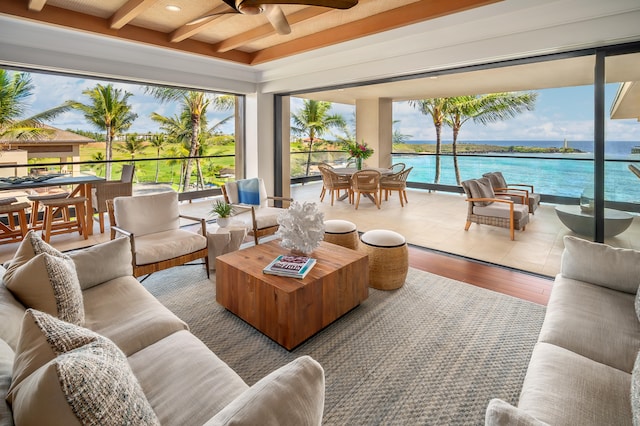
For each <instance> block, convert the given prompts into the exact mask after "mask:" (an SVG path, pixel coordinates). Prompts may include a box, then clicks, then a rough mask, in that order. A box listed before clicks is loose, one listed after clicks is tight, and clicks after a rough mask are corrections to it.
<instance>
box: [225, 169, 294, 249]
mask: <svg viewBox="0 0 640 426" xmlns="http://www.w3.org/2000/svg"><path fill="white" fill-rule="evenodd" d="M222 193H223V195H224V199H225V201H226V202H227V203H230V204H233V206H234V213H235V216H234V220H237V221H241V222H243V223H244V224H245V225H246V226H247V228H248V229H249V235H253V240H254V242H255V244H256V245H257V244H258V241H259V238H260V237H263V236H266V235H271V234H274V233H275V232H276V231H277V230H278V227H279V225H278V216H279V215H280V213H282V212H283V211H284V210H286V209H282V208H279V207H272V206H269V200H281V201H293V200H292V199H291V198H285V197H270V196H268V195H267V189H266V187H265V185H264V180H263V179H261V178H251V179H241V180H237V181H235V182H227V183H226V184H225V185H223V187H222Z"/></svg>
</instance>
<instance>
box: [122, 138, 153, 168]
mask: <svg viewBox="0 0 640 426" xmlns="http://www.w3.org/2000/svg"><path fill="white" fill-rule="evenodd" d="M147 145H149V143H148V142H146V141H145V140H144V139H140V137H139V136H138V135H137V134H135V133H134V134H132V135H127V137H126V138H125V141H124V142H122V143H119V144H117V145H115V146H114V149H115V150H116V151H118V152H123V153H125V154H129V156H130V157H131V160H135V158H136V154H139V153H141V152H142V151H143V150H144V149H145V148H146V147H147ZM131 164H134V161H131Z"/></svg>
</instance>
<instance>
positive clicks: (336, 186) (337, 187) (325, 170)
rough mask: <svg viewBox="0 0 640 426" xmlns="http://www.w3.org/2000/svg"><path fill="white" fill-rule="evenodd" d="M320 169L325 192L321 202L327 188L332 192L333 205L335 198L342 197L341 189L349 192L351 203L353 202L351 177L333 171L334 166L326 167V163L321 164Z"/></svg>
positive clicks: (322, 198)
mask: <svg viewBox="0 0 640 426" xmlns="http://www.w3.org/2000/svg"><path fill="white" fill-rule="evenodd" d="M318 169H319V170H320V173H322V183H323V193H322V194H321V196H320V202H323V201H324V196H325V193H326V191H327V190H329V192H330V193H331V205H332V206H333V200H334V198H336V196H337V198H340V191H342V190H344V191H346V192H347V196H348V197H349V203H350V204H351V203H353V192H352V191H351V178H350V177H349V176H345V175H339V174H337V173H335V172H334V171H333V167H331V166H329V167H325V165H324V164H319V165H318Z"/></svg>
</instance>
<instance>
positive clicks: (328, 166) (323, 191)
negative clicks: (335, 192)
mask: <svg viewBox="0 0 640 426" xmlns="http://www.w3.org/2000/svg"><path fill="white" fill-rule="evenodd" d="M322 169H330V170H333V166H332V165H331V164H327V163H320V164H318V171H319V172H320V176H322V189H321V190H320V202H322V201H323V200H324V195H325V194H326V192H327V186H326V185H325V181H324V175H323V174H322Z"/></svg>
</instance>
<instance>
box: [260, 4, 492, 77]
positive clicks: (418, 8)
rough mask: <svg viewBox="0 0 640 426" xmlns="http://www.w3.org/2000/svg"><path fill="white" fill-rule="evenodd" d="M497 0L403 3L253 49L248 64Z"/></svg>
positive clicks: (270, 59) (387, 29)
mask: <svg viewBox="0 0 640 426" xmlns="http://www.w3.org/2000/svg"><path fill="white" fill-rule="evenodd" d="M501 1H503V0H456V1H451V0H420V1H418V2H415V3H411V4H409V5H407V6H401V7H398V8H396V9H391V10H387V11H385V12H382V13H379V14H377V15H372V16H369V17H367V18H363V19H360V20H358V21H354V22H350V23H348V24H343V25H340V26H337V27H334V28H331V29H328V30H325V31H321V32H318V33H315V34H311V35H308V36H305V37H301V38H297V39H295V40H292V41H289V42H286V43H282V44H279V45H276V46H273V47H269V48H266V49H263V50H260V51H257V52H255V53H254V54H253V59H252V60H251V64H252V65H256V64H261V63H264V62H268V61H272V60H275V59H279V58H284V57H286V56H291V55H294V54H297V53H302V52H308V51H310V50H313V49H319V48H321V47H326V46H330V45H333V44H337V43H342V42H345V41H349V40H354V39H357V38H360V37H365V36H368V35H372V34H377V33H381V32H384V31H389V30H392V29H395V28H400V27H402V26H405V25H411V24H415V23H418V22H423V21H426V20H429V19H435V18H439V17H442V16H446V15H450V14H452V13H458V12H462V11H465V10H469V9H474V8H476V7H481V6H486V5H489V4H492V3H498V2H501Z"/></svg>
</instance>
